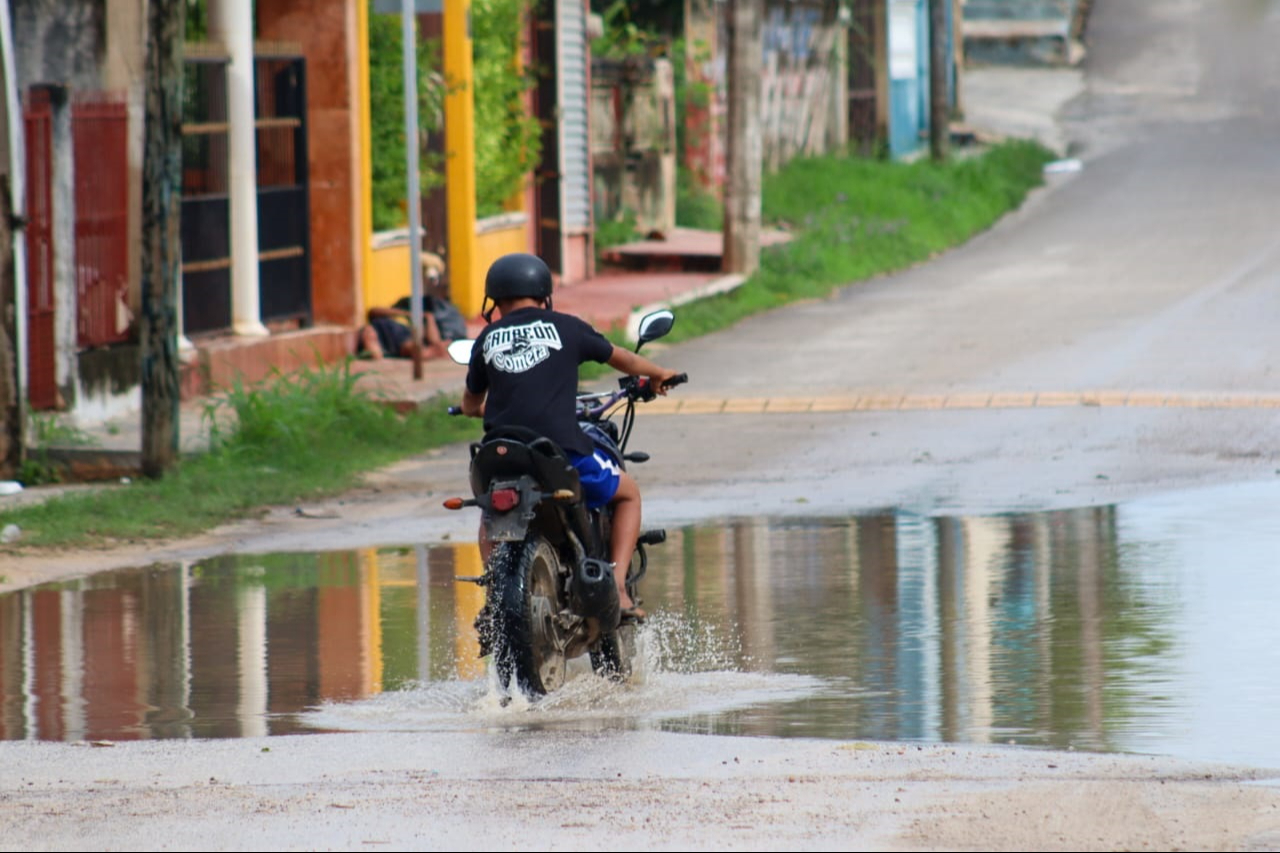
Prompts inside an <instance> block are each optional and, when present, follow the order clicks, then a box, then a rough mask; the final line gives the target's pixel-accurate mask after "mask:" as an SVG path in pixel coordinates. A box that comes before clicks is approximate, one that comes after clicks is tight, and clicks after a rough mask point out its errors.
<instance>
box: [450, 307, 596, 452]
mask: <svg viewBox="0 0 1280 853" xmlns="http://www.w3.org/2000/svg"><path fill="white" fill-rule="evenodd" d="M611 355H613V344H611V343H610V342H609V339H608V338H606V337H605V336H604V335H602V334H600V333H599V332H597V331H596V330H595V329H593V328H592V327H591V326H590V324H588V323H586V322H584V321H583V320H580V319H578V318H577V317H574V316H572V315H570V314H561V313H559V312H557V311H547V310H544V309H542V308H521V309H520V310H518V311H514V312H512V313H510V314H508V315H506V316H505V317H503V318H502V319H501V320H498V321H497V322H496V323H493V324H491V325H489V326H487V327H486V328H485V330H484V331H483V332H481V333H480V337H479V338H478V339H477V340H476V345H475V348H474V349H473V350H472V351H471V365H470V367H469V368H468V370H467V389H468V390H469V391H471V392H472V393H473V394H483V393H485V392H486V391H487V392H488V395H489V396H488V397H487V398H486V400H485V406H484V428H485V430H486V431H487V430H492V429H495V428H497V427H503V426H521V427H527V428H528V429H532V430H534V431H535V432H537V433H539V434H541V435H545V436H546V437H547V438H549V439H551V440H552V441H554V442H555V443H556V444H558V445H560V446H561V447H563V448H564V449H565V450H572V451H574V452H576V453H582V454H587V453H590V452H591V440H590V439H589V438H587V436H586V434H585V433H583V432H582V430H581V429H579V428H578V420H577V414H576V409H575V402H576V398H577V394H578V365H580V364H582V363H583V362H587V361H598V362H602V363H603V362H607V361H608V360H609V357H610V356H611Z"/></svg>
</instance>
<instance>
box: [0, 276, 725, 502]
mask: <svg viewBox="0 0 1280 853" xmlns="http://www.w3.org/2000/svg"><path fill="white" fill-rule="evenodd" d="M741 281H742V278H741V277H740V276H726V275H722V274H720V273H705V272H678V271H677V272H673V271H655V272H648V271H643V270H642V271H631V272H614V271H609V272H606V273H603V274H601V275H599V276H597V277H595V278H592V279H589V280H587V281H584V282H579V283H577V284H572V285H564V286H562V287H558V288H557V289H556V291H555V293H554V295H553V304H554V307H555V308H556V309H557V310H559V311H564V312H566V313H569V314H575V315H577V316H579V317H582V318H583V319H584V320H586V321H587V322H589V323H591V324H592V325H594V326H595V327H597V328H599V329H601V330H602V331H603V330H608V329H612V328H625V329H627V330H628V334H629V335H631V336H632V337H634V334H635V328H636V325H637V324H638V322H639V319H640V317H642V316H643V315H644V314H646V313H648V312H649V311H653V310H656V309H657V308H660V307H671V306H675V305H680V304H682V303H685V302H689V301H691V300H694V299H699V298H701V297H703V296H706V295H709V294H712V293H717V292H723V291H726V290H729V289H732V288H733V287H736V286H737V285H738V284H740V283H741ZM483 325H484V323H483V320H480V319H478V318H477V319H475V320H473V321H471V322H470V323H469V328H470V331H471V332H472V334H473V335H474V334H476V333H478V332H479V330H480V329H481V328H483ZM350 365H351V371H352V373H354V374H358V375H359V377H360V378H359V380H358V381H357V382H358V384H357V387H358V388H361V389H364V390H365V391H367V392H368V393H370V394H371V395H374V396H375V397H377V398H379V399H382V400H384V401H386V402H387V403H388V404H389V405H393V406H395V407H396V408H397V409H400V410H402V411H405V410H408V409H412V408H415V407H417V406H421V405H423V404H424V403H426V402H427V401H429V400H431V399H432V398H433V397H435V396H436V395H438V394H441V393H448V392H456V393H460V392H461V391H462V386H463V381H464V379H465V377H466V368H465V367H464V366H462V365H458V364H454V363H453V362H452V361H449V360H448V359H432V360H429V361H426V362H424V363H423V375H422V378H421V379H414V378H413V362H411V361H409V360H406V359H400V358H389V359H382V360H380V361H370V360H364V359H357V360H353V361H351V363H350ZM217 399H218V395H217V394H216V393H215V394H213V395H211V396H201V397H195V398H192V399H189V400H185V401H183V402H182V403H181V405H180V406H179V419H180V420H179V428H178V435H179V442H180V449H181V451H182V452H184V453H193V452H200V451H202V450H205V449H207V447H208V444H209V434H210V429H209V428H210V422H209V419H208V417H207V415H206V413H207V411H208V410H209V409H210V407H211V406H213V405H214V404H216V402H217ZM141 446H142V413H141V412H140V411H138V412H134V413H132V414H131V415H129V416H127V417H123V418H116V419H113V420H110V421H108V422H106V423H103V424H100V425H96V426H93V427H90V428H86V429H82V430H80V436H79V440H78V441H77V442H76V443H75V444H65V443H58V442H51V443H50V444H49V445H48V446H47V447H46V449H47V450H49V451H50V456H51V457H52V458H53V459H55V460H57V461H58V462H59V463H61V464H63V465H65V466H67V468H68V470H69V476H68V477H67V479H68V480H71V481H93V480H108V479H118V478H120V477H127V476H135V475H136V472H137V471H138V470H139V469H140V467H141V453H140V448H141ZM11 501H14V498H13V497H0V507H2V506H4V505H6V503H8V504H9V505H12V503H10V502H11Z"/></svg>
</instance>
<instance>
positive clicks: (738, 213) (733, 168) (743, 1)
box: [721, 0, 764, 275]
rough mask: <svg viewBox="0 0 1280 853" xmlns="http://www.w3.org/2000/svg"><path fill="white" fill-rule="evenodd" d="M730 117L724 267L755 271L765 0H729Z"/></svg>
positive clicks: (761, 160) (757, 261)
mask: <svg viewBox="0 0 1280 853" xmlns="http://www.w3.org/2000/svg"><path fill="white" fill-rule="evenodd" d="M728 5H729V27H728V30H729V66H728V69H729V116H728V127H727V139H726V140H725V142H726V144H725V171H726V178H727V180H726V184H725V200H724V247H723V250H722V251H723V260H722V262H721V265H722V267H723V269H724V271H725V272H734V273H741V274H743V275H751V274H752V273H753V272H755V271H756V268H757V267H759V266H760V205H761V199H760V193H761V189H760V184H761V171H762V169H763V166H764V143H763V141H762V140H761V138H760V73H761V66H762V64H763V53H764V44H763V39H762V35H761V22H762V20H763V18H764V9H763V7H764V0H729V4H728Z"/></svg>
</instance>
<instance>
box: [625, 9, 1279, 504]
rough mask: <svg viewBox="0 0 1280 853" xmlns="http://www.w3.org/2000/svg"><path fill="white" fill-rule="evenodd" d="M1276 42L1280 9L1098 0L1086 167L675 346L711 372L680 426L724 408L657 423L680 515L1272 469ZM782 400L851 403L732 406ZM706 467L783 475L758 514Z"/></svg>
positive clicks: (1045, 498) (1078, 145)
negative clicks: (958, 235) (964, 231)
mask: <svg viewBox="0 0 1280 853" xmlns="http://www.w3.org/2000/svg"><path fill="white" fill-rule="evenodd" d="M1224 7H1225V8H1224ZM1227 10H1233V11H1227ZM1277 40H1280V11H1277V8H1276V5H1275V4H1273V3H1243V2H1242V3H1238V4H1235V3H1232V4H1221V3H1214V2H1207V0H1206V1H1205V2H1178V3H1174V2H1165V3H1151V2H1146V0H1111V2H1101V3H1097V4H1095V9H1094V15H1093V18H1092V25H1091V28H1090V34H1089V39H1088V42H1089V47H1090V54H1089V56H1090V59H1089V64H1088V71H1087V74H1086V76H1085V89H1084V92H1083V93H1082V94H1081V95H1080V96H1078V97H1077V98H1075V99H1074V100H1073V101H1071V102H1070V103H1069V104H1068V105H1067V108H1066V110H1065V115H1064V119H1065V120H1064V122H1063V133H1064V134H1065V136H1066V137H1067V138H1068V139H1069V140H1070V145H1071V147H1072V149H1073V150H1074V151H1076V152H1077V153H1078V154H1079V156H1080V157H1081V158H1082V160H1083V162H1084V168H1083V170H1082V171H1081V172H1079V173H1075V174H1070V175H1066V176H1057V177H1055V178H1053V179H1052V181H1053V183H1052V185H1051V186H1050V187H1049V188H1048V189H1046V190H1044V191H1042V192H1041V193H1039V194H1038V195H1037V196H1036V197H1034V198H1033V199H1032V200H1031V201H1030V202H1029V203H1028V204H1027V205H1026V206H1025V207H1024V209H1023V210H1022V211H1020V212H1019V213H1018V214H1016V215H1014V216H1013V217H1010V218H1009V219H1007V220H1006V221H1005V222H1003V223H1002V224H1001V225H999V226H998V227H997V228H995V229H993V230H992V231H991V232H989V233H987V234H985V235H983V236H982V237H980V238H979V239H977V240H975V241H973V242H971V243H970V244H968V245H966V246H964V247H962V248H960V249H958V250H955V251H953V252H951V253H949V254H948V255H946V256H944V257H942V258H940V259H938V260H936V261H934V262H932V263H930V264H927V265H924V266H921V267H918V268H916V269H913V270H911V271H908V272H906V273H903V274H900V275H895V276H890V277H886V278H882V279H880V280H877V281H874V282H870V283H864V284H859V285H855V286H852V287H849V288H846V289H844V290H842V291H841V292H839V293H838V294H836V295H835V296H833V297H832V298H830V299H828V300H824V301H820V302H813V303H809V304H805V305H799V306H794V307H791V308H787V309H784V310H780V311H776V312H773V313H771V314H769V315H767V316H761V317H757V318H754V319H752V320H749V321H747V322H744V323H741V324H739V325H738V326H737V327H735V328H734V329H731V330H728V331H726V332H723V333H720V334H716V335H712V336H709V337H707V338H704V339H701V340H699V341H696V342H692V343H689V344H686V345H683V346H681V347H679V348H678V349H675V350H673V351H672V352H670V353H669V354H664V356H663V357H664V358H666V359H667V360H670V361H672V362H673V363H674V364H675V365H676V366H678V367H679V369H681V370H686V371H688V373H689V374H690V376H691V377H693V381H692V382H691V384H690V385H689V386H688V387H687V389H681V392H680V393H681V394H682V396H683V397H686V398H687V400H686V403H685V404H684V406H683V407H682V409H683V411H684V412H686V413H691V412H695V411H699V410H700V409H701V410H714V411H718V412H722V414H719V415H716V416H714V418H713V416H710V415H708V416H703V417H702V418H701V419H699V418H694V417H690V418H674V419H665V420H667V421H670V423H664V424H662V426H661V427H657V426H654V427H650V425H649V424H648V423H646V424H643V425H642V426H644V430H643V431H641V432H638V433H637V437H638V438H639V439H641V440H642V441H644V442H645V443H646V444H650V445H653V447H654V448H655V449H659V448H661V449H662V450H663V456H661V457H657V456H656V457H655V459H656V461H655V463H653V467H651V468H650V469H648V470H646V471H645V472H644V473H643V475H642V476H644V477H645V479H646V480H647V481H649V482H652V483H656V484H660V485H659V486H658V488H659V489H661V490H662V492H661V493H662V495H663V496H664V497H667V496H670V497H671V498H672V499H673V500H678V501H680V502H681V503H682V505H683V506H684V509H685V511H688V512H692V511H694V506H693V505H688V504H689V503H690V501H692V502H693V504H696V503H697V502H699V501H710V502H712V503H714V504H715V505H716V506H717V507H719V508H720V509H721V510H723V511H726V512H732V511H735V506H736V507H737V509H738V510H743V509H748V510H754V511H759V512H772V511H778V510H782V509H785V508H786V507H788V506H794V504H795V501H796V500H798V499H800V498H801V497H806V498H807V499H808V501H809V503H808V504H807V505H806V508H807V509H808V510H812V509H814V504H815V503H817V504H825V505H827V506H829V507H830V508H832V509H856V508H860V507H866V506H886V505H889V506H892V505H906V506H910V507H912V508H916V509H922V510H926V511H928V510H934V509H939V510H954V509H960V508H967V509H975V510H982V509H989V510H996V509H1005V508H1012V507H1036V506H1055V505H1062V504H1072V503H1094V502H1098V501H1110V500H1115V499H1119V498H1123V497H1125V496H1129V495H1133V494H1137V493H1142V492H1148V491H1152V490H1157V489H1162V488H1169V487H1172V486H1178V485H1190V484H1197V483H1204V482H1221V481H1232V480H1241V479H1256V478H1262V477H1274V476H1275V474H1276V469H1277V467H1278V466H1277V464H1276V462H1277V457H1276V454H1275V439H1274V436H1276V435H1277V428H1278V427H1280V410H1278V409H1276V408H1275V401H1276V395H1277V393H1280V373H1277V370H1276V366H1277V365H1280V336H1277V335H1276V334H1275V333H1274V329H1275V325H1276V321H1277V317H1278V316H1280V229H1277V223H1278V222H1280V145H1277V144H1276V140H1277V139H1280V52H1278V51H1275V50H1274V44H1276V43H1277ZM904 398H905V399H906V400H907V401H908V402H909V404H910V405H909V407H906V408H904V407H903V406H902V405H901V403H894V402H893V401H895V400H897V401H901V400H903V399H904ZM1214 399H1216V400H1218V401H1219V403H1218V404H1216V405H1213V406H1212V407H1205V408H1201V407H1200V406H1201V405H1202V404H1206V405H1207V403H1206V401H1209V400H1214ZM726 400H727V401H729V402H728V403H727V404H726V403H725V402H724V401H726ZM764 400H770V401H772V403H771V405H772V407H773V408H774V409H777V410H781V409H784V408H797V407H800V408H803V401H806V400H808V401H811V405H810V409H811V410H812V411H817V410H818V409H819V408H826V409H828V410H831V409H834V410H836V412H834V413H831V412H829V413H826V414H822V415H816V414H809V415H797V414H790V415H788V416H787V417H785V418H781V417H776V416H775V417H773V418H770V417H768V416H767V415H757V416H750V415H742V414H732V415H730V414H723V412H725V411H735V410H739V411H740V410H743V409H746V410H751V409H752V408H753V407H757V404H758V403H761V402H762V401H764ZM981 400H985V401H987V402H986V403H985V404H979V403H976V402H975V401H981ZM993 400H994V401H997V402H998V403H999V405H992V401H993ZM797 401H799V405H798V406H797ZM948 401H951V402H950V403H949V402H948ZM957 401H963V403H962V404H960V405H957V404H956V403H957ZM1019 401H1032V402H1033V405H1029V406H1028V405H1023V404H1022V403H1020V402H1019ZM1037 401H1038V402H1037ZM1228 401H1230V402H1228ZM1099 402H1103V403H1105V402H1110V403H1111V404H1112V405H1105V404H1103V405H1095V404H1097V403H1099ZM1116 404H1119V405H1116ZM668 405H670V404H668ZM851 408H852V409H855V410H864V411H854V412H852V413H845V414H841V413H839V410H841V409H844V410H848V409H851ZM953 409H954V411H952V410H953ZM975 409H976V410H975ZM757 410H758V408H757ZM655 420H656V419H655ZM708 436H714V440H710V441H709V440H707V438H708ZM744 446H746V447H747V448H749V453H746V452H744V450H743V447H744ZM672 448H676V450H675V452H673V451H672ZM695 448H696V449H695ZM686 454H687V455H686ZM673 457H677V458H673ZM693 459H702V460H706V461H708V462H710V463H712V464H713V465H714V466H715V467H716V468H717V469H718V470H719V471H720V472H724V471H739V472H741V476H742V477H743V478H745V479H746V480H747V481H750V482H753V483H756V484H771V483H781V482H787V483H789V485H779V486H777V487H776V489H774V490H771V489H769V488H766V489H764V490H763V491H760V490H753V495H752V500H751V501H749V506H747V507H743V506H741V505H740V504H736V503H735V502H733V501H725V500H723V499H722V498H721V497H720V495H722V493H723V492H724V491H725V490H724V488H723V487H722V486H720V485H719V484H718V482H717V479H718V477H717V476H710V477H704V476H703V475H702V473H701V472H699V471H698V470H697V469H696V468H694V467H692V466H691V465H690V464H689V462H690V461H691V460H693ZM664 460H666V461H664ZM797 472H799V473H802V474H806V475H807V474H810V473H811V474H812V475H813V480H814V482H812V483H809V484H802V483H798V482H796V481H795V480H796V478H795V477H794V474H796V473H797ZM1099 475H1102V476H1104V477H1105V478H1106V479H1101V478H1100V477H1099ZM667 484H673V485H675V486H677V488H676V489H675V491H674V494H669V493H668V492H667V490H666V488H665V487H666V485H667ZM771 492H772V493H771ZM647 494H649V495H650V496H651V497H655V498H656V497H657V496H658V493H657V492H656V491H655V490H654V489H653V488H652V487H650V489H649V491H648V492H647Z"/></svg>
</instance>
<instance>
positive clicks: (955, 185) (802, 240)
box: [665, 141, 1054, 342]
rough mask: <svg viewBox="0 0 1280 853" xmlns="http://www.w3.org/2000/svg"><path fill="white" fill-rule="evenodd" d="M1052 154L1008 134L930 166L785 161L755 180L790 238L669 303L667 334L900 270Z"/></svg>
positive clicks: (713, 325) (980, 218)
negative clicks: (694, 294) (715, 287)
mask: <svg viewBox="0 0 1280 853" xmlns="http://www.w3.org/2000/svg"><path fill="white" fill-rule="evenodd" d="M1053 157H1054V155H1053V153H1052V152H1051V151H1049V150H1048V149H1047V148H1044V147H1043V146H1041V145H1039V144H1037V143H1034V142H1023V141H1015V142H1007V143H1004V144H1001V145H999V146H996V147H994V148H991V149H990V150H988V151H987V152H985V153H984V154H982V155H980V156H975V157H969V158H964V159H957V160H952V161H950V162H948V163H945V164H935V163H932V162H930V161H928V160H920V161H917V162H915V163H895V162H889V161H883V160H873V159H865V158H856V157H846V156H839V155H830V156H824V157H815V158H811V159H804V160H796V161H792V163H790V164H789V165H788V166H787V167H786V168H785V169H783V170H782V171H780V172H778V173H776V174H774V175H770V176H768V177H766V178H765V181H764V197H763V208H764V210H763V218H764V221H765V223H766V224H768V225H772V226H776V227H780V228H785V229H786V230H787V231H789V232H790V233H791V234H792V240H791V241H790V242H788V243H785V244H783V245H781V246H775V247H773V248H770V249H767V250H765V251H764V252H762V253H761V259H760V269H759V270H758V271H757V272H756V273H755V274H754V275H752V276H751V278H749V279H748V280H747V281H746V282H744V283H743V284H742V285H741V286H740V287H738V288H736V289H734V290H732V291H730V292H729V293H726V294H722V295H720V296H714V297H710V298H708V299H702V300H699V301H697V302H694V303H690V304H688V305H682V306H681V307H680V308H679V309H678V314H679V317H680V319H679V321H678V322H677V323H676V325H675V328H674V329H673V330H672V333H671V335H670V336H668V337H667V338H666V339H665V340H666V341H667V342H676V341H680V340H687V339H689V338H694V337H698V336H700V335H705V334H707V333H709V332H713V331H717V330H719V329H723V328H726V327H728V326H731V325H733V324H734V323H736V322H738V321H739V320H741V319H743V318H744V317H748V316H751V315H753V314H758V313H760V312H761V311H768V310H770V309H772V308H776V307H778V306H780V305H785V304H787V303H789V302H795V301H797V300H801V299H813V298H824V297H826V296H829V295H830V294H831V293H832V292H833V291H834V290H835V289H836V288H838V287H841V286H843V285H846V284H850V283H853V282H856V281H859V280H863V279H867V278H871V277H873V276H877V275H882V274H885V273H891V272H895V271H897V270H901V269H905V268H906V267H909V266H912V265H913V264H916V263H919V262H920V261H923V260H926V259H928V258H930V257H931V256H933V255H935V254H937V253H938V252H941V251H943V250H944V249H948V248H950V247H952V246H956V245H958V244H960V243H962V242H964V241H965V240H967V239H969V238H970V237H972V236H974V235H975V234H977V233H978V232H980V231H983V230H985V229H987V228H990V227H991V226H992V225H993V224H995V222H996V221H997V220H998V219H999V218H1000V217H1001V216H1003V215H1004V214H1005V213H1007V212H1009V211H1010V210H1012V209H1013V208H1016V207H1017V206H1018V205H1019V204H1021V203H1022V201H1023V199H1024V198H1026V195H1027V193H1028V192H1029V191H1030V190H1031V189H1033V188H1035V187H1036V186H1039V185H1040V184H1041V183H1042V182H1043V178H1042V171H1041V170H1042V168H1043V166H1044V164H1045V163H1047V162H1048V161H1050V160H1052V159H1053Z"/></svg>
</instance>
